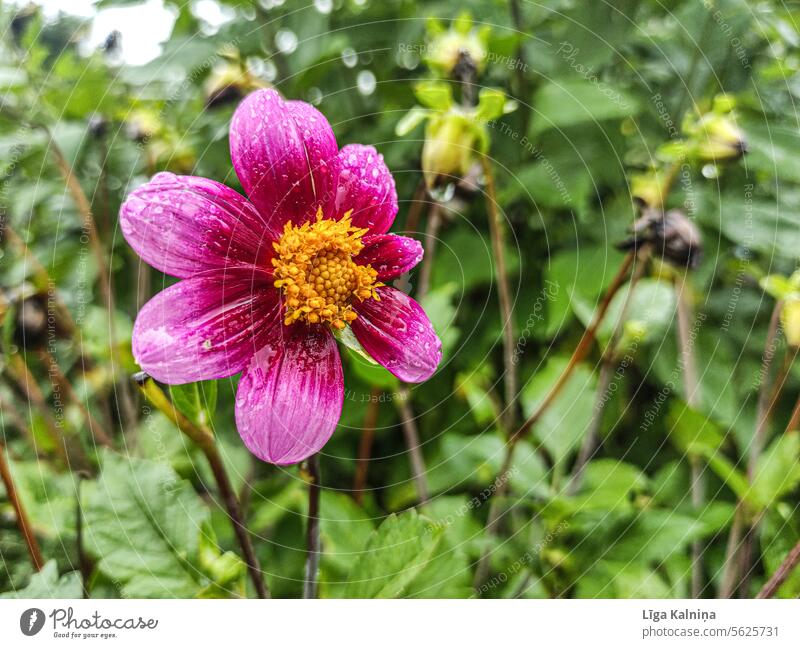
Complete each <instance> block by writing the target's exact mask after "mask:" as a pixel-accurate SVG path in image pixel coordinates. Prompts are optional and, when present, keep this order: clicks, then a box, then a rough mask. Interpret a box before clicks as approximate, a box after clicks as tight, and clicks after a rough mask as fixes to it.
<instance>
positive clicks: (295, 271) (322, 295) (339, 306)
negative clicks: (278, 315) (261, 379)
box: [272, 209, 383, 329]
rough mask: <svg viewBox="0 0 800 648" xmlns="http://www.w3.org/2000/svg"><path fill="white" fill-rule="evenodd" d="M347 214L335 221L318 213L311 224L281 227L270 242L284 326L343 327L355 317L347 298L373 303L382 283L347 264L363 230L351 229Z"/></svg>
mask: <svg viewBox="0 0 800 648" xmlns="http://www.w3.org/2000/svg"><path fill="white" fill-rule="evenodd" d="M351 211H352V210H351ZM351 211H348V212H347V213H346V214H345V215H344V216H343V217H342V219H341V220H338V221H335V220H329V219H324V218H323V217H322V210H321V209H320V210H319V211H318V212H317V220H316V221H315V222H314V223H303V225H301V226H300V227H297V226H296V225H294V224H293V223H291V222H289V223H286V225H285V226H284V228H283V235H282V236H281V238H280V239H279V240H278V241H277V242H276V243H273V247H274V248H275V252H276V253H277V254H276V256H275V258H273V259H272V265H273V266H275V287H276V288H280V289H282V290H283V294H284V297H285V303H286V315H285V317H284V323H285V324H286V325H289V324H292V323H293V322H296V321H298V320H303V321H306V322H308V323H309V324H320V323H328V324H330V325H331V326H333V327H334V328H337V329H343V328H344V327H345V325H346V324H347V323H348V322H352V321H353V320H354V319H356V317H357V316H358V315H357V314H356V312H355V310H353V306H352V302H353V298H355V299H358V300H359V301H363V300H365V299H379V297H378V293H377V292H376V290H375V289H376V288H378V287H379V286H382V285H383V284H381V283H380V282H378V281H376V278H377V272H376V271H375V270H374V269H373V268H372V267H371V266H368V265H366V266H362V265H358V264H357V263H356V262H355V261H353V257H354V256H356V255H357V254H358V253H359V252H361V250H362V249H363V248H364V244H363V243H362V242H361V237H363V236H364V234H366V233H367V230H366V229H360V228H357V227H353V223H352V220H351V218H350V214H351Z"/></svg>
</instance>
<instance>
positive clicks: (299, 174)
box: [120, 90, 441, 464]
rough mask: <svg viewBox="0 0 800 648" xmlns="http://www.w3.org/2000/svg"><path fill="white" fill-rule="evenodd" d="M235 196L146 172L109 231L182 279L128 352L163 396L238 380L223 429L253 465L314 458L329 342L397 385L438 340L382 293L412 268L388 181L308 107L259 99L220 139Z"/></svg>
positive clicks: (323, 417) (382, 169)
mask: <svg viewBox="0 0 800 648" xmlns="http://www.w3.org/2000/svg"><path fill="white" fill-rule="evenodd" d="M230 148H231V158H232V160H233V167H234V169H235V170H236V174H237V175H238V176H239V180H240V181H241V183H242V186H243V187H244V189H245V191H246V192H247V195H248V197H249V200H247V199H246V198H244V197H243V196H241V195H240V194H239V193H237V192H236V191H233V190H232V189H230V188H228V187H226V186H225V185H222V184H220V183H218V182H214V181H213V180H207V179H205V178H198V177H191V176H176V175H173V174H171V173H160V174H158V175H156V176H155V177H154V178H153V179H152V180H151V181H150V182H148V183H147V184H145V185H144V186H142V187H140V188H138V189H136V190H135V191H133V192H132V193H131V194H130V196H129V197H128V199H127V200H126V201H125V203H124V204H123V205H122V209H121V214H120V224H121V228H122V232H123V234H124V235H125V238H126V239H127V240H128V243H130V245H131V246H132V247H133V249H134V250H136V252H137V253H138V254H139V255H140V256H141V257H142V259H144V260H145V261H147V263H149V264H150V265H152V266H153V267H155V268H157V269H158V270H161V271H162V272H165V273H167V274H170V275H173V276H175V277H178V278H179V279H181V281H179V282H178V283H176V284H175V285H173V286H170V287H169V288H167V289H166V290H164V291H163V292H161V293H159V294H158V295H156V296H155V297H154V298H153V299H151V300H150V301H149V302H148V303H147V304H145V306H144V307H143V308H142V310H141V312H140V313H139V315H138V317H137V318H136V324H135V326H134V330H133V354H134V356H135V358H136V361H137V362H138V363H139V365H141V367H142V369H144V370H145V371H147V372H148V373H149V374H150V375H152V376H153V377H154V378H156V379H157V380H160V381H162V382H165V383H168V384H173V385H175V384H181V383H189V382H194V381H197V380H208V379H214V378H225V377H228V376H232V375H233V374H236V373H238V372H242V377H241V379H240V381H239V388H238V392H237V394H236V425H237V427H238V429H239V434H240V435H241V437H242V440H243V441H244V443H245V445H247V447H248V448H249V449H250V451H251V452H253V453H254V454H255V455H256V456H258V457H260V458H261V459H263V460H264V461H269V462H272V463H276V464H291V463H296V462H298V461H301V460H302V459H304V458H306V457H308V456H309V455H311V454H313V453H314V452H317V451H318V450H319V449H320V448H322V446H323V445H325V443H326V442H327V441H328V439H329V438H330V436H331V434H332V433H333V430H334V428H335V427H336V424H337V423H338V421H339V417H340V415H341V410H342V402H343V400H344V383H343V379H342V366H341V361H340V359H339V353H338V351H337V347H336V342H335V340H334V336H333V331H334V330H342V329H344V328H345V327H347V326H349V327H350V328H351V329H352V332H353V333H354V334H355V337H356V338H357V339H358V341H359V342H360V344H361V346H362V347H363V348H364V350H365V351H366V352H367V353H369V354H370V355H371V356H372V357H373V358H374V359H375V360H376V361H377V362H379V363H380V364H381V365H383V366H384V367H386V369H388V370H389V371H390V372H392V373H393V374H394V375H395V376H397V377H398V378H399V379H400V380H404V381H407V382H421V381H423V380H426V379H427V378H429V377H430V376H431V375H432V374H433V373H434V371H435V370H436V367H437V365H438V364H439V361H440V359H441V342H440V341H439V338H438V337H437V336H436V333H435V332H434V330H433V327H432V326H431V323H430V321H429V320H428V318H427V316H426V315H425V313H424V312H423V310H422V308H420V306H419V304H417V302H415V301H414V300H413V299H411V298H410V297H408V296H407V295H405V294H404V293H402V292H400V291H398V290H395V289H394V288H391V287H390V286H388V285H386V282H389V281H391V280H392V279H394V278H395V277H397V276H399V275H400V274H402V273H404V272H406V271H408V270H410V269H411V268H413V267H414V266H415V265H416V264H417V263H418V262H419V261H420V259H421V258H422V246H421V245H420V244H419V243H418V242H417V241H415V240H413V239H409V238H406V237H404V236H397V235H395V234H387V231H388V230H389V228H390V227H391V225H392V222H393V221H394V218H395V215H396V214H397V192H396V191H395V185H394V179H393V178H392V175H391V173H389V170H388V169H387V168H386V165H385V164H384V162H383V158H382V156H380V155H379V154H378V153H377V152H376V151H375V149H374V148H373V147H371V146H362V145H360V144H351V145H348V146H345V147H344V148H342V149H341V150H340V149H339V147H338V146H337V144H336V138H335V137H334V135H333V130H332V129H331V126H330V124H329V123H328V121H327V120H326V119H325V117H323V116H322V114H320V113H319V112H318V111H317V110H316V109H315V108H313V107H312V106H310V105H309V104H307V103H303V102H300V101H284V100H283V99H282V98H281V97H280V95H279V94H278V93H277V92H275V91H274V90H260V91H258V92H255V93H253V94H251V95H249V96H248V97H246V98H245V100H244V101H243V102H242V103H241V105H240V106H239V107H238V109H237V110H236V113H235V114H234V116H233V121H232V123H231V128H230Z"/></svg>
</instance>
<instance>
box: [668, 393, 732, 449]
mask: <svg viewBox="0 0 800 648" xmlns="http://www.w3.org/2000/svg"><path fill="white" fill-rule="evenodd" d="M669 421H670V438H671V439H672V441H673V442H674V443H675V445H676V446H677V447H678V448H679V449H680V450H682V451H683V452H685V453H687V454H690V455H705V456H710V455H713V454H714V453H715V452H716V451H717V449H719V447H720V446H721V445H722V442H723V440H724V439H725V435H724V434H723V433H722V432H721V431H720V429H719V428H718V427H717V425H716V423H714V422H713V421H712V420H711V419H709V418H708V417H707V416H704V415H703V414H701V413H700V412H698V411H697V410H695V409H692V408H691V407H689V405H687V404H686V403H684V402H682V401H678V400H676V401H674V402H673V403H672V405H671V406H670V411H669Z"/></svg>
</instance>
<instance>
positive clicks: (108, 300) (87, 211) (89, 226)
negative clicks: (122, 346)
mask: <svg viewBox="0 0 800 648" xmlns="http://www.w3.org/2000/svg"><path fill="white" fill-rule="evenodd" d="M42 129H43V130H44V131H45V133H46V134H47V135H48V137H49V138H50V141H49V143H48V147H49V150H50V152H51V154H52V156H53V160H54V161H55V163H56V167H58V170H59V172H60V173H61V176H62V177H63V178H64V183H65V184H66V186H67V190H68V191H69V194H70V196H72V200H73V201H74V202H75V205H76V206H77V208H78V212H79V213H80V215H81V219H82V221H83V222H82V225H83V229H84V231H85V232H86V235H87V237H88V239H89V246H90V247H91V248H92V254H93V255H94V258H95V263H96V264H97V275H98V277H99V278H100V296H101V298H102V300H103V305H104V306H105V308H106V310H107V311H108V337H109V349H110V351H111V369H112V375H113V370H114V369H115V368H116V369H117V370H118V369H119V368H120V367H121V366H122V363H121V360H120V357H119V349H118V348H117V335H116V326H115V319H116V318H115V317H114V315H115V308H114V294H113V291H112V288H111V283H112V282H111V271H110V269H109V267H108V265H107V264H106V259H105V253H104V251H103V244H102V242H101V241H100V237H99V235H98V233H97V223H96V222H95V218H94V214H93V213H92V206H91V203H90V202H89V199H88V198H87V197H86V193H85V192H84V191H83V187H81V183H80V182H79V181H78V177H77V176H76V175H75V171H74V169H73V168H72V167H71V166H70V164H69V162H68V161H67V158H66V157H65V156H64V153H63V152H62V151H61V148H60V147H59V146H58V144H57V143H56V140H55V138H54V137H53V134H52V133H51V132H50V129H49V128H47V127H46V126H42ZM118 386H119V405H120V414H121V417H122V420H123V421H124V423H125V429H131V430H132V429H134V427H135V426H136V417H135V415H134V405H133V397H132V395H131V391H130V385H129V384H128V382H127V381H126V380H121V381H119V383H118Z"/></svg>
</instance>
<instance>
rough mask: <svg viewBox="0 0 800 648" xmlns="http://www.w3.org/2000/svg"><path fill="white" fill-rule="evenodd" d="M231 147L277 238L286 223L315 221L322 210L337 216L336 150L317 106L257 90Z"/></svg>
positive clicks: (243, 107)
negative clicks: (313, 219)
mask: <svg viewBox="0 0 800 648" xmlns="http://www.w3.org/2000/svg"><path fill="white" fill-rule="evenodd" d="M230 147H231V159H232V160H233V168H234V169H235V170H236V175H238V176H239V180H240V181H241V183H242V186H243V187H244V190H245V191H246V192H247V195H248V196H249V197H250V200H252V201H253V203H254V204H255V206H256V207H257V208H258V210H259V211H260V212H261V214H262V215H263V216H264V218H265V219H266V220H267V221H268V222H269V228H270V231H271V234H272V236H273V238H275V237H277V236H278V235H280V233H281V232H282V231H283V224H284V223H285V222H286V221H288V220H291V221H293V222H294V223H296V224H299V223H303V222H305V221H306V220H310V219H312V218H314V217H315V216H316V212H317V207H319V206H321V207H322V209H323V212H324V213H325V215H326V216H332V215H333V213H332V210H333V202H334V198H335V195H334V192H335V188H336V182H337V178H338V175H339V166H338V159H337V152H338V146H337V144H336V138H335V137H334V135H333V130H332V129H331V126H330V124H329V123H328V120H326V119H325V117H323V115H322V114H321V113H320V112H319V111H318V110H317V109H316V108H314V107H313V106H310V105H309V104H306V103H303V102H301V101H284V100H283V98H282V97H281V96H280V95H279V94H278V93H277V92H276V91H275V90H272V89H269V90H258V91H257V92H254V93H252V94H250V95H248V96H247V97H245V99H244V100H243V101H242V103H241V104H239V107H238V108H237V109H236V113H235V114H234V115H233V121H232V122H231V128H230Z"/></svg>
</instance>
